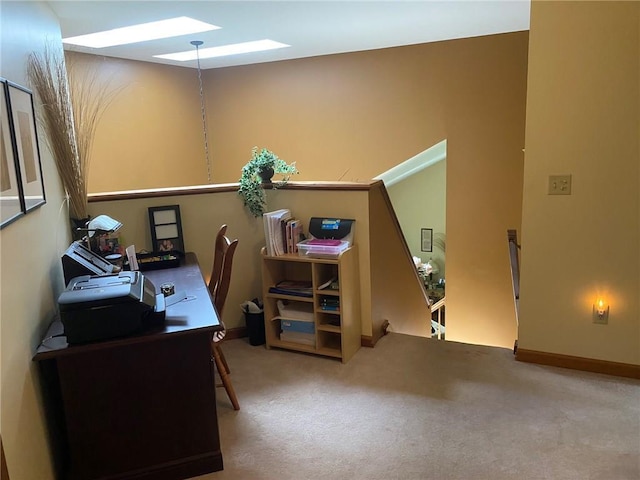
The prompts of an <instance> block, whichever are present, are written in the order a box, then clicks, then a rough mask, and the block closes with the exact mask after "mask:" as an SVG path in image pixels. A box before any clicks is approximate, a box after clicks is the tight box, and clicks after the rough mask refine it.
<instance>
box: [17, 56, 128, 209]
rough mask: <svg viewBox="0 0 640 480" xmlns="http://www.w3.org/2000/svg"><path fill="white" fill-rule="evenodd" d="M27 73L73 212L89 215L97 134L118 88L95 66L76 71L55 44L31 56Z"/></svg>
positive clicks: (48, 142) (39, 115) (40, 118)
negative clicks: (56, 48)
mask: <svg viewBox="0 0 640 480" xmlns="http://www.w3.org/2000/svg"><path fill="white" fill-rule="evenodd" d="M27 72H28V75H29V79H30V80H31V83H32V86H33V89H34V90H35V91H36V93H37V94H38V97H39V98H40V103H41V107H40V109H39V112H38V118H39V120H40V122H41V123H42V125H43V127H44V130H45V132H46V133H47V136H46V138H47V144H48V145H49V149H50V150H51V154H52V155H53V158H54V160H55V164H56V167H57V169H58V174H59V175H60V179H61V181H62V185H63V187H64V189H65V192H66V194H67V198H68V200H69V216H70V217H71V218H72V219H78V220H79V219H85V218H87V217H88V208H87V184H88V176H89V165H90V158H91V150H92V147H93V138H94V135H95V131H96V127H97V126H98V122H99V120H100V118H101V116H102V114H103V113H104V111H105V110H106V108H107V107H108V105H109V104H110V103H111V101H112V100H113V98H114V96H115V94H116V92H117V89H113V88H111V87H110V84H109V82H104V81H102V82H100V81H99V79H98V73H97V71H95V70H87V69H83V72H82V73H79V72H76V71H73V65H72V64H69V65H67V64H66V63H65V59H64V55H63V53H62V51H58V52H56V51H54V49H53V48H52V47H51V46H49V45H47V46H46V47H45V49H44V50H43V52H42V53H37V52H32V53H31V55H29V60H28V68H27Z"/></svg>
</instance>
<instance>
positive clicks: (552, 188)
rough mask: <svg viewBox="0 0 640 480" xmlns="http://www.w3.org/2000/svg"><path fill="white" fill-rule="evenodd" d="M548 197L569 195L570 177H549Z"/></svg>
mask: <svg viewBox="0 0 640 480" xmlns="http://www.w3.org/2000/svg"><path fill="white" fill-rule="evenodd" d="M547 193H548V194H549V195H571V175H549V190H548V192H547Z"/></svg>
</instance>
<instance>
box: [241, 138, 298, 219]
mask: <svg viewBox="0 0 640 480" xmlns="http://www.w3.org/2000/svg"><path fill="white" fill-rule="evenodd" d="M295 173H299V172H298V169H297V168H296V162H292V163H287V162H285V161H284V160H282V159H281V158H279V157H278V156H277V155H276V154H275V153H273V152H272V151H270V150H267V149H266V148H263V149H261V150H258V147H253V149H252V150H251V160H249V161H248V162H247V164H246V165H245V166H244V167H242V176H241V177H240V180H239V182H240V189H239V190H238V193H239V194H240V196H241V197H242V199H243V200H244V204H245V206H246V207H247V208H248V209H249V211H250V212H251V214H252V215H253V216H254V217H260V216H262V214H263V213H264V211H265V208H266V206H267V196H266V194H265V192H264V189H265V187H266V188H280V187H282V186H284V185H286V183H287V182H288V181H289V177H291V175H292V174H295ZM273 175H282V179H281V180H279V181H277V182H273V181H272V180H271V178H272V177H273Z"/></svg>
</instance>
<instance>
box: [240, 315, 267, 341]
mask: <svg viewBox="0 0 640 480" xmlns="http://www.w3.org/2000/svg"><path fill="white" fill-rule="evenodd" d="M244 318H245V320H246V322H247V334H248V335H249V344H251V345H253V346H257V345H264V344H265V341H266V340H265V338H264V312H262V313H246V312H245V314H244Z"/></svg>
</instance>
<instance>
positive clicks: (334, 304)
mask: <svg viewBox="0 0 640 480" xmlns="http://www.w3.org/2000/svg"><path fill="white" fill-rule="evenodd" d="M320 310H325V311H338V310H340V299H339V298H334V297H324V298H323V299H322V300H320Z"/></svg>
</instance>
